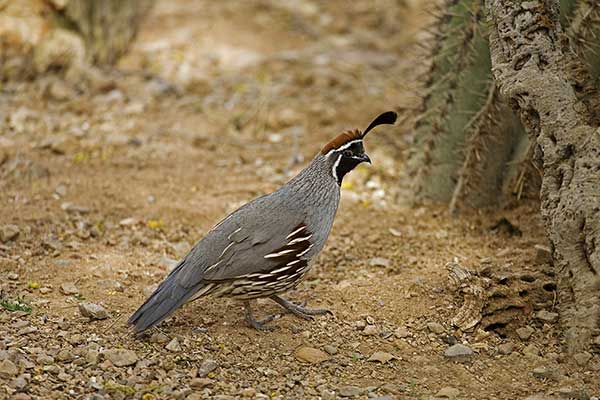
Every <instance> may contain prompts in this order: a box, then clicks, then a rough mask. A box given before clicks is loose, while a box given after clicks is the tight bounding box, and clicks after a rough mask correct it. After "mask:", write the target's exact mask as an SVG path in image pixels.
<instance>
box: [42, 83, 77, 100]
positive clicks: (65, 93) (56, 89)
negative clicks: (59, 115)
mask: <svg viewBox="0 0 600 400" xmlns="http://www.w3.org/2000/svg"><path fill="white" fill-rule="evenodd" d="M46 93H47V94H48V96H50V98H52V99H54V100H58V101H64V100H68V99H70V98H71V97H73V90H72V89H71V88H70V87H69V86H67V84H66V83H64V82H63V81H62V80H55V81H53V82H52V83H51V84H50V85H49V87H48V89H47V92H46Z"/></svg>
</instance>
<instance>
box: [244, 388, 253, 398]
mask: <svg viewBox="0 0 600 400" xmlns="http://www.w3.org/2000/svg"><path fill="white" fill-rule="evenodd" d="M254 396H256V389H254V388H246V389H244V390H242V397H254Z"/></svg>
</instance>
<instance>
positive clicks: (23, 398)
mask: <svg viewBox="0 0 600 400" xmlns="http://www.w3.org/2000/svg"><path fill="white" fill-rule="evenodd" d="M12 400H31V396H30V395H28V394H27V393H17V394H15V395H14V396H13V397H12Z"/></svg>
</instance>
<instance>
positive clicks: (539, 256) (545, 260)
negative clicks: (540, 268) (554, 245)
mask: <svg viewBox="0 0 600 400" xmlns="http://www.w3.org/2000/svg"><path fill="white" fill-rule="evenodd" d="M533 248H534V249H535V263H536V264H550V263H552V252H551V251H550V248H549V247H547V246H542V245H541V244H536V245H535V246H533Z"/></svg>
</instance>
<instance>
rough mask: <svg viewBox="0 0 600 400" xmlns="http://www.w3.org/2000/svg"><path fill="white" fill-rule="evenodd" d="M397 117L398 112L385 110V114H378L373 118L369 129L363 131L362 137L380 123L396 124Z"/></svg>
mask: <svg viewBox="0 0 600 400" xmlns="http://www.w3.org/2000/svg"><path fill="white" fill-rule="evenodd" d="M396 118H398V114H396V113H395V112H393V111H387V112H384V113H383V114H381V115H380V116H378V117H377V118H375V119H374V120H373V122H371V124H370V125H369V126H368V127H367V129H365V131H364V132H363V134H362V136H361V139H362V138H364V137H365V136H367V133H369V131H370V130H371V129H373V128H375V127H376V126H379V125H394V123H395V122H396Z"/></svg>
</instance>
